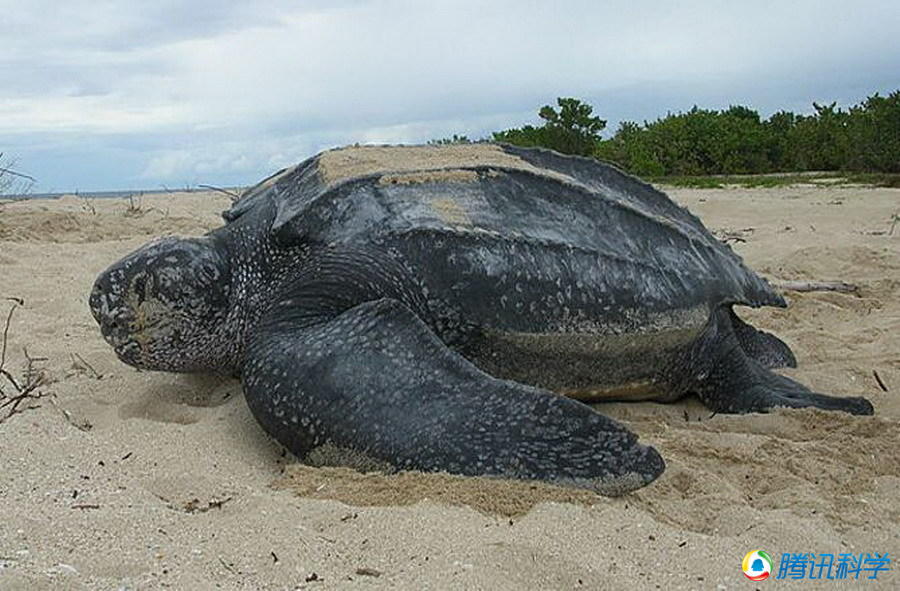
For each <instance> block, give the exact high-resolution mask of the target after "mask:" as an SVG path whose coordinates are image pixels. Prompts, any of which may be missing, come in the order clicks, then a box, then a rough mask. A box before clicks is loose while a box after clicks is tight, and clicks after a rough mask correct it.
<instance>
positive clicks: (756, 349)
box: [728, 306, 797, 369]
mask: <svg viewBox="0 0 900 591" xmlns="http://www.w3.org/2000/svg"><path fill="white" fill-rule="evenodd" d="M728 315H729V317H730V318H731V326H732V328H733V329H734V336H735V337H736V338H737V340H738V343H740V345H741V349H743V350H744V353H745V354H746V355H747V357H749V358H750V359H753V360H754V361H756V362H757V363H759V364H760V365H762V366H763V367H766V368H769V369H775V368H779V367H797V358H796V357H794V352H793V351H791V348H790V347H788V345H787V343H785V342H784V341H782V340H781V339H779V338H778V337H776V336H775V335H773V334H771V333H768V332H766V331H764V330H759V329H758V328H754V327H753V326H750V325H749V324H747V323H746V322H744V321H743V320H741V319H740V318H739V317H738V315H737V314H735V313H734V310H732V309H731V307H730V306H729V308H728Z"/></svg>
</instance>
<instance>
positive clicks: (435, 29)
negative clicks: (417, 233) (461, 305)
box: [0, 0, 900, 192]
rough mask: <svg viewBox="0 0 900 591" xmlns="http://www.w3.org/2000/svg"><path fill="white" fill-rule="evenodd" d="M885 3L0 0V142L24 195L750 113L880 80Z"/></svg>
mask: <svg viewBox="0 0 900 591" xmlns="http://www.w3.org/2000/svg"><path fill="white" fill-rule="evenodd" d="M898 38H900V1H898V0H882V1H865V0H856V1H854V2H848V1H846V0H841V1H839V2H838V1H835V2H830V1H826V0H819V1H810V2H806V1H784V0H779V1H773V2H766V1H752V2H751V1H744V2H738V1H735V2H722V1H718V2H695V1H691V0H678V1H670V2H661V1H660V2H652V1H641V0H627V1H621V2H620V1H609V0H607V1H601V0H594V1H585V2H577V1H572V2H565V1H561V0H558V1H555V2H529V1H527V0H510V1H506V0H502V1H501V0H476V1H472V2H469V1H462V0H460V1H454V2H450V1H447V2H444V1H428V0H419V1H409V2H399V1H389V0H359V1H352V0H347V1H340V0H333V1H306V2H303V1H299V2H298V1H292V2H288V1H284V2H281V1H278V0H250V1H248V0H241V1H240V2H228V1H227V0H194V1H185V2H174V1H169V0H154V1H153V2H146V1H139V2H137V1H136V2H113V1H107V2H103V1H99V0H94V1H79V0H67V1H66V2H60V1H59V0H46V1H45V0H28V1H22V0H0V151H2V152H4V153H5V154H6V156H14V157H15V158H16V159H17V160H18V163H17V168H18V169H20V170H22V171H23V172H27V173H29V174H32V175H33V176H35V177H37V178H38V180H39V184H38V186H37V187H36V189H35V190H37V191H41V192H47V191H72V190H82V191H87V190H106V189H126V188H149V189H152V188H159V187H160V186H161V185H166V186H169V187H183V186H185V185H194V184H197V183H209V184H219V185H231V184H248V183H253V182H255V181H257V180H259V179H260V178H261V177H263V176H265V175H267V174H268V173H270V172H272V171H274V170H275V169H277V168H280V167H282V166H285V165H287V164H289V163H292V162H296V161H298V160H301V159H303V158H305V157H307V156H309V155H311V154H314V153H315V152H317V151H319V150H321V149H323V148H328V147H332V146H337V145H342V144H348V143H353V142H380V143H384V142H391V143H395V142H422V141H426V140H428V139H431V138H435V137H443V136H448V135H451V134H453V133H460V134H467V135H468V136H469V137H473V138H474V137H481V136H483V135H486V134H487V133H488V132H490V131H492V130H497V129H503V128H507V127H511V126H519V125H522V124H524V123H534V122H536V121H537V117H536V112H537V109H538V108H539V107H540V106H541V105H543V104H546V103H551V102H553V101H554V100H555V98H556V97H557V96H574V97H579V98H582V99H584V100H586V101H588V102H590V103H591V104H592V105H593V106H594V108H595V112H596V113H597V114H599V115H600V116H602V117H603V118H605V119H608V120H609V130H610V131H614V130H615V127H616V125H617V123H618V122H619V121H621V120H637V121H642V120H644V119H655V118H656V117H658V116H661V115H665V113H666V112H667V111H678V110H685V109H689V108H690V107H691V106H692V105H694V104H697V105H699V106H701V107H708V108H722V107H727V106H728V105H729V104H735V103H741V104H745V105H748V106H751V107H754V108H756V109H757V110H759V111H760V112H761V113H762V114H763V115H764V116H768V115H769V114H771V113H772V112H773V111H776V110H778V109H789V110H793V111H796V112H809V111H811V102H812V101H813V100H816V101H819V102H830V101H837V102H838V103H839V104H840V105H844V106H847V105H849V104H853V103H856V102H858V101H859V100H861V99H863V98H865V97H866V96H867V95H869V94H872V93H873V92H875V91H879V92H881V93H882V94H886V93H888V92H890V91H892V90H895V89H898V88H900V42H898Z"/></svg>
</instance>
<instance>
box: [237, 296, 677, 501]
mask: <svg viewBox="0 0 900 591" xmlns="http://www.w3.org/2000/svg"><path fill="white" fill-rule="evenodd" d="M285 305H286V306H289V303H287V304H285ZM275 312H276V313H273V314H271V315H270V318H272V319H273V320H271V321H269V322H265V323H264V325H263V326H262V327H261V330H259V337H258V338H257V339H256V340H255V341H254V342H253V343H252V344H251V345H250V347H249V350H248V355H247V361H246V363H245V366H244V371H243V372H242V375H243V380H244V391H245V393H246V396H247V402H248V404H249V406H250V409H251V410H252V411H253V413H254V415H255V416H256V417H257V419H258V420H259V422H260V423H261V424H262V426H263V427H264V428H265V429H266V430H267V431H268V432H269V434H271V435H272V436H273V437H274V438H275V439H277V440H278V441H279V442H281V443H282V444H283V445H285V446H286V447H287V448H288V449H290V450H291V451H292V452H293V453H294V454H296V455H298V456H299V457H301V458H305V459H306V460H308V461H310V462H314V463H329V464H336V463H337V464H346V465H352V466H356V467H380V468H386V469H389V470H424V471H446V472H450V473H456V474H466V475H489V476H500V477H506V478H520V479H535V480H546V481H549V482H553V483H557V484H561V485H568V486H577V487H583V488H588V489H592V490H595V491H597V492H599V493H601V494H608V495H616V494H623V493H626V492H628V491H630V490H633V489H636V488H639V487H641V486H644V485H646V484H648V483H649V482H651V481H653V480H654V479H655V478H656V477H657V476H659V475H660V474H661V473H662V471H663V469H664V463H663V461H662V459H661V458H660V456H659V454H658V453H657V452H656V450H654V449H653V448H652V447H647V446H644V445H641V444H639V443H637V437H636V436H635V435H634V434H633V433H631V432H630V431H628V430H627V429H625V427H623V426H622V425H620V424H618V423H616V422H615V421H613V420H611V419H609V418H607V417H604V416H603V415H600V414H598V413H596V412H595V411H593V410H592V409H591V408H590V407H588V406H586V405H584V404H581V403H579V402H576V401H574V400H570V399H567V398H563V397H561V396H557V395H555V394H552V393H550V392H546V391H543V390H538V389H536V388H532V387H528V386H524V385H521V384H518V383H515V382H510V381H504V380H498V379H495V378H492V377H490V376H488V375H487V374H485V373H483V372H481V371H480V370H479V369H478V368H476V367H475V366H474V365H472V364H471V363H470V362H468V361H467V360H465V359H464V358H463V357H462V356H460V355H458V354H456V353H454V352H453V351H451V350H450V349H448V348H447V347H446V346H445V345H444V344H443V343H442V342H441V341H440V340H439V339H438V338H437V337H436V336H435V335H434V333H433V332H432V331H431V330H430V329H429V328H428V326H427V325H426V324H425V323H423V322H422V321H421V320H420V319H419V318H418V317H417V316H416V315H415V314H413V313H412V312H411V311H410V309H409V308H407V307H406V306H404V305H403V304H401V303H399V302H398V301H396V300H392V299H381V300H376V301H371V302H367V303H364V304H360V305H358V306H356V307H353V308H351V309H349V310H347V311H346V312H344V313H342V314H340V315H338V316H336V317H333V318H331V319H330V320H325V321H323V322H320V323H316V324H311V325H310V324H309V322H308V321H306V322H304V321H302V320H297V321H284V320H277V319H276V318H285V317H287V316H289V314H287V313H283V312H279V311H278V310H276V311H275Z"/></svg>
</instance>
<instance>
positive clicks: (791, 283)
mask: <svg viewBox="0 0 900 591" xmlns="http://www.w3.org/2000/svg"><path fill="white" fill-rule="evenodd" d="M771 284H772V287H775V288H777V289H780V290H782V291H837V292H840V293H856V292H857V291H859V286H858V285H855V284H853V283H847V282H845V281H802V280H796V281H795V280H787V281H772V282H771Z"/></svg>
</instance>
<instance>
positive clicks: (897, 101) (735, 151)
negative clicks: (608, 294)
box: [435, 90, 900, 176]
mask: <svg viewBox="0 0 900 591" xmlns="http://www.w3.org/2000/svg"><path fill="white" fill-rule="evenodd" d="M813 109H814V112H813V113H812V114H806V115H798V114H795V113H791V112H789V111H779V112H777V113H774V114H773V115H772V116H771V117H769V118H768V119H763V118H762V117H760V115H759V113H758V112H757V111H755V110H753V109H751V108H749V107H745V106H741V105H736V106H731V107H729V108H727V109H724V110H710V109H701V108H699V107H696V106H695V107H694V108H692V109H691V110H689V111H687V112H685V113H670V114H668V115H666V116H665V117H661V118H659V119H657V120H655V121H650V122H648V121H645V122H644V123H643V124H638V123H636V122H633V121H625V122H622V123H621V124H620V125H619V128H618V129H617V130H616V132H615V133H614V134H613V135H612V137H610V138H608V139H603V138H601V136H600V133H601V132H602V131H603V129H604V128H605V127H606V121H604V120H603V119H601V118H600V117H599V116H597V115H594V113H593V107H592V106H591V105H589V104H586V103H584V102H583V101H581V100H579V99H575V98H559V99H557V108H554V107H551V106H549V105H546V106H544V107H542V108H541V109H540V111H539V112H538V116H539V117H540V118H541V119H542V120H543V123H542V124H541V125H540V126H532V125H525V126H523V127H519V128H513V129H507V130H504V131H498V132H494V133H493V134H492V137H491V139H493V140H494V141H500V142H507V143H511V144H515V145H520V146H543V147H547V148H551V149H554V150H556V151H558V152H563V153H566V154H578V155H581V156H593V157H596V158H600V159H602V160H608V161H611V162H613V163H615V164H617V165H619V166H620V167H622V168H624V169H625V170H628V171H629V172H632V173H635V174H639V175H644V176H681V175H708V174H758V173H767V172H801V171H812V170H846V171H854V172H887V173H900V90H897V91H894V92H892V93H890V94H889V95H888V96H886V97H883V96H879V95H878V93H876V94H874V95H873V96H870V97H868V98H866V99H865V100H864V101H862V102H860V103H859V104H857V105H854V106H852V107H850V108H849V109H847V110H844V109H841V108H839V107H837V104H836V103H831V104H828V105H820V104H817V103H813ZM468 141H470V140H469V139H468V138H466V137H465V136H454V137H453V138H449V139H445V140H436V141H435V143H448V142H468Z"/></svg>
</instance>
